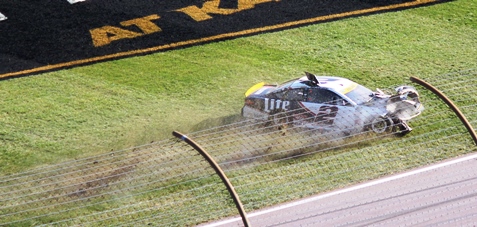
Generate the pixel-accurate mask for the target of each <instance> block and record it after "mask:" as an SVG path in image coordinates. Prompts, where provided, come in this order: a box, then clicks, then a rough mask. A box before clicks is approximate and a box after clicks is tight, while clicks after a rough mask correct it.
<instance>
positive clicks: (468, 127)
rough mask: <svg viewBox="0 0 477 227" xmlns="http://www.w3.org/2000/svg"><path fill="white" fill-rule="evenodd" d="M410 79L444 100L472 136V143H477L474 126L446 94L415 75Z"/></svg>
mask: <svg viewBox="0 0 477 227" xmlns="http://www.w3.org/2000/svg"><path fill="white" fill-rule="evenodd" d="M410 80H411V81H412V82H414V83H417V84H419V85H421V86H423V87H425V88H427V89H429V90H430V91H432V93H434V94H436V95H437V96H438V97H439V98H441V99H442V100H444V102H445V103H446V104H447V106H449V107H450V108H451V109H452V110H453V111H454V112H455V114H456V115H457V117H459V119H460V121H461V122H462V124H464V126H465V127H466V128H467V131H469V133H470V136H472V138H473V139H474V143H475V144H476V145H477V134H476V133H475V131H474V128H472V125H471V124H470V122H469V121H468V120H467V118H466V117H465V115H464V114H463V113H462V112H461V111H460V110H459V108H458V107H457V106H456V105H455V104H454V103H453V102H452V101H451V100H450V99H449V98H447V96H445V95H444V93H442V92H441V91H439V90H438V89H437V88H435V87H434V86H432V85H431V84H429V83H427V82H425V81H424V80H421V79H419V78H417V77H411V78H410Z"/></svg>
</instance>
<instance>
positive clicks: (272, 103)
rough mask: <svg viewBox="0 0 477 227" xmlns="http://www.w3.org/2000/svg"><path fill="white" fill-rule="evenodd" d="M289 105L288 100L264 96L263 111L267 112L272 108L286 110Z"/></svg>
mask: <svg viewBox="0 0 477 227" xmlns="http://www.w3.org/2000/svg"><path fill="white" fill-rule="evenodd" d="M289 106H290V101H282V100H280V99H269V98H265V108H264V111H265V112H267V113H269V112H270V111H272V110H285V111H286V110H288V107H289Z"/></svg>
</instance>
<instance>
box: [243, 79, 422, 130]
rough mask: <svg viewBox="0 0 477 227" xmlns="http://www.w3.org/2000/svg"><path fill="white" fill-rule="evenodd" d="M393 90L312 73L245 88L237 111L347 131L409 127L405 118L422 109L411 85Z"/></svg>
mask: <svg viewBox="0 0 477 227" xmlns="http://www.w3.org/2000/svg"><path fill="white" fill-rule="evenodd" d="M395 91H396V93H395V94H392V95H390V94H386V93H384V92H383V91H381V90H380V89H377V91H375V92H373V91H372V90H370V89H368V88H366V87H364V86H362V85H360V84H358V83H356V82H353V81H351V80H349V79H346V78H342V77H334V76H316V75H314V74H312V73H309V72H305V75H304V76H303V77H301V78H297V79H293V80H290V81H287V82H285V83H283V84H281V85H278V86H277V85H267V84H265V83H263V82H262V83H258V84H256V85H254V86H252V87H251V88H250V89H248V90H247V92H246V93H245V104H244V106H243V108H242V116H244V117H246V118H254V119H262V120H267V121H271V122H274V123H276V124H292V125H294V126H301V127H307V128H320V129H326V130H339V131H341V132H344V133H346V134H352V133H360V132H365V131H370V130H372V131H374V132H376V133H384V132H395V133H397V134H399V135H405V134H407V133H409V132H410V131H411V130H412V128H411V127H409V125H408V121H409V120H410V119H412V118H414V117H416V116H418V115H420V114H421V112H422V111H423V110H424V107H423V105H422V104H421V102H420V100H419V94H418V92H417V91H416V89H415V88H414V87H412V86H399V87H397V88H396V89H395Z"/></svg>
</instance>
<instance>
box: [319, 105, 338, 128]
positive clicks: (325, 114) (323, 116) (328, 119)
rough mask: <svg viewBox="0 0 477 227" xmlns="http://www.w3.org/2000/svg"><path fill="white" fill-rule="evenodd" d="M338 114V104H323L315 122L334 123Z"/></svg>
mask: <svg viewBox="0 0 477 227" xmlns="http://www.w3.org/2000/svg"><path fill="white" fill-rule="evenodd" d="M337 114H338V107H336V106H321V107H320V109H319V110H318V113H317V114H316V117H315V122H317V123H319V124H326V125H332V124H333V122H334V121H335V118H336V115H337Z"/></svg>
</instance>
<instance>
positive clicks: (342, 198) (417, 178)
mask: <svg viewBox="0 0 477 227" xmlns="http://www.w3.org/2000/svg"><path fill="white" fill-rule="evenodd" d="M476 208H477V154H472V155H467V156H464V157H461V158H457V159H452V160H448V161H446V162H442V163H439V164H435V165H432V166H428V167H424V168H420V169H416V170H413V171H410V172H406V173H401V174H398V175H394V176H390V177H386V178H383V179H378V180H375V181H371V182H367V183H363V184H359V185H355V186H352V187H349V188H345V189H341V190H337V191H333V192H330V193H326V194H321V195H317V196H313V197H310V198H306V199H303V200H298V201H295V202H292V203H288V204H283V205H280V206H276V207H271V208H268V209H264V210H261V211H256V212H253V213H250V214H248V215H249V221H250V224H251V225H252V226H475V223H477V209H476ZM205 226H208V227H213V226H214V227H215V226H243V223H242V220H241V219H240V218H234V219H228V220H223V221H220V222H214V223H209V224H207V225H205Z"/></svg>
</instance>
